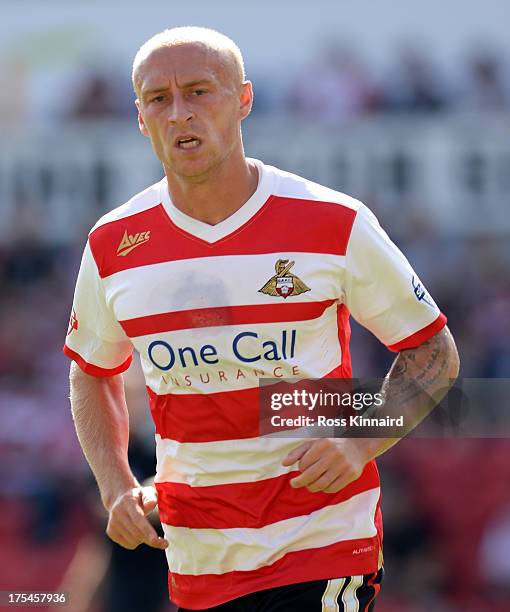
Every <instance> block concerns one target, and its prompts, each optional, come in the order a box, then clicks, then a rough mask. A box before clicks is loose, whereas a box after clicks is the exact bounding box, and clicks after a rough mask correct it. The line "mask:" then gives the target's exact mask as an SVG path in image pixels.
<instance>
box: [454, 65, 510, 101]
mask: <svg viewBox="0 0 510 612" xmlns="http://www.w3.org/2000/svg"><path fill="white" fill-rule="evenodd" d="M459 106H461V107H462V108H466V109H470V110H474V111H502V110H505V109H508V108H510V91H509V86H508V82H506V80H505V76H504V75H503V72H502V58H500V57H498V56H497V55H496V54H491V53H479V54H477V55H475V56H474V57H473V58H472V59H471V61H470V62H469V65H468V82H467V86H466V91H465V92H463V94H462V95H461V98H460V100H459Z"/></svg>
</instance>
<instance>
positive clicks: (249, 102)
mask: <svg viewBox="0 0 510 612" xmlns="http://www.w3.org/2000/svg"><path fill="white" fill-rule="evenodd" d="M252 106H253V87H252V84H251V81H245V82H244V83H243V84H242V89H241V95H240V96H239V114H240V116H241V120H243V119H246V117H247V116H248V115H249V114H250V112H251V107H252Z"/></svg>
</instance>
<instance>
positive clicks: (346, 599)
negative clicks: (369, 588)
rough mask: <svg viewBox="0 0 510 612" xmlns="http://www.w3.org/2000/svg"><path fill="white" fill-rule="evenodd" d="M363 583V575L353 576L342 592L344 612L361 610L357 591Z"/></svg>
mask: <svg viewBox="0 0 510 612" xmlns="http://www.w3.org/2000/svg"><path fill="white" fill-rule="evenodd" d="M362 584H363V576H351V580H350V582H349V584H348V585H347V586H346V588H345V591H344V592H343V594H342V602H343V604H344V607H343V612H359V601H358V597H357V595H356V591H357V590H358V588H359V587H360V586H361V585H362Z"/></svg>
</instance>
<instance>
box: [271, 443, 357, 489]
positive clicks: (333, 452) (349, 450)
mask: <svg viewBox="0 0 510 612" xmlns="http://www.w3.org/2000/svg"><path fill="white" fill-rule="evenodd" d="M357 442H358V441H357V440H353V439H348V438H321V439H320V440H309V441H307V442H304V443H303V444H301V445H300V446H298V447H297V448H295V449H294V450H292V451H290V453H289V454H288V455H287V456H286V457H285V459H283V461H282V465H285V466H290V465H292V464H293V463H296V461H299V463H298V468H299V470H300V471H301V474H300V475H299V476H296V478H293V479H292V480H291V481H290V484H291V486H293V487H295V488H299V487H306V488H307V489H308V490H309V491H311V492H312V493H316V492H317V491H324V492H325V493H337V492H338V491H340V489H343V488H344V487H345V486H347V485H348V484H349V483H350V482H352V481H353V480H356V478H358V477H359V476H360V475H361V473H362V472H363V468H364V467H365V464H366V463H367V459H365V458H364V457H363V454H362V452H361V447H360V445H358V443H357Z"/></svg>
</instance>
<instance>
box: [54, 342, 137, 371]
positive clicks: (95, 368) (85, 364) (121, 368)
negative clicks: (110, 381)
mask: <svg viewBox="0 0 510 612" xmlns="http://www.w3.org/2000/svg"><path fill="white" fill-rule="evenodd" d="M62 350H63V351H64V355H67V356H68V357H69V359H72V360H73V361H76V363H77V364H78V365H79V366H80V368H81V369H82V370H83V371H84V372H85V374H90V375H91V376H97V377H99V378H104V377H106V376H115V374H120V373H121V372H124V371H125V370H127V369H128V368H129V366H130V365H131V362H132V361H133V354H131V355H129V357H128V358H127V359H126V361H124V363H122V364H121V365H120V366H117V367H116V368H101V367H99V366H97V365H94V364H92V363H88V362H87V361H85V359H83V357H82V356H81V355H79V354H78V353H76V352H75V351H73V350H72V349H70V348H69V347H68V346H67V344H64V348H63V349H62Z"/></svg>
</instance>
